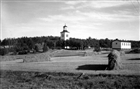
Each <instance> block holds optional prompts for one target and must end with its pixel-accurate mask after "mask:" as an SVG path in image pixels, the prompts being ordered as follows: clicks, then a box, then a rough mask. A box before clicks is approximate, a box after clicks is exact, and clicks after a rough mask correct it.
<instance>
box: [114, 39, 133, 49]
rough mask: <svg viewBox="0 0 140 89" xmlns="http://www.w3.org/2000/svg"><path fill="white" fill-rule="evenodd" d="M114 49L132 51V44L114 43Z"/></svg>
mask: <svg viewBox="0 0 140 89" xmlns="http://www.w3.org/2000/svg"><path fill="white" fill-rule="evenodd" d="M112 48H114V49H131V43H130V42H120V41H114V42H112Z"/></svg>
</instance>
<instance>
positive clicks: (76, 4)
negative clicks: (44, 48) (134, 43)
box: [0, 0, 140, 40]
mask: <svg viewBox="0 0 140 89" xmlns="http://www.w3.org/2000/svg"><path fill="white" fill-rule="evenodd" d="M0 6H1V12H0V13H1V19H0V20H1V23H0V24H1V29H0V30H1V31H0V37H1V38H0V39H4V38H17V37H23V36H24V37H25V36H27V37H34V36H60V32H61V31H62V30H63V26H64V25H65V24H66V25H67V26H68V31H69V32H70V37H72V38H73V37H74V38H81V39H86V38H88V37H92V38H97V39H105V38H109V39H116V38H118V39H124V40H140V29H139V26H140V23H139V20H140V18H139V17H140V14H139V6H140V1H138V0H1V3H0Z"/></svg>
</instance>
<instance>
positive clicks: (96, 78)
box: [0, 50, 140, 89]
mask: <svg viewBox="0 0 140 89" xmlns="http://www.w3.org/2000/svg"><path fill="white" fill-rule="evenodd" d="M62 54H63V55H64V56H63V55H62ZM76 54H77V55H76ZM85 54H86V55H85ZM32 55H33V54H32ZM40 55H42V54H40ZM107 55H108V53H107V52H102V53H99V54H94V53H92V51H91V50H86V51H71V50H60V51H59V50H57V51H55V52H53V53H51V55H49V56H50V60H49V61H48V60H47V61H44V59H43V61H32V62H23V59H15V60H13V61H1V62H0V67H1V85H0V87H1V86H2V87H3V89H9V88H8V87H10V89H46V88H47V89H82V88H83V89H91V88H92V89H93V88H102V89H105V88H106V89H108V88H110V89H118V88H119V89H124V88H129V89H132V88H136V89H139V88H140V86H139V83H140V77H139V76H140V55H139V54H125V55H123V56H121V57H122V64H123V69H121V70H112V71H108V70H105V68H106V66H107V63H108V59H107ZM24 58H25V57H24ZM29 60H30V59H29ZM38 60H40V59H38ZM5 70H6V71H5ZM13 71H15V72H13ZM26 71H30V72H26ZM81 73H84V75H82V76H81V77H79V78H78V76H79V75H80V74H81ZM22 75H23V76H22ZM58 75H59V76H58ZM24 76H25V77H24ZM47 76H49V77H47ZM50 76H51V77H50ZM76 78H78V79H76ZM75 79H76V80H75ZM7 85H8V86H7ZM6 86H7V87H6Z"/></svg>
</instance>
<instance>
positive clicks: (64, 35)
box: [61, 32, 69, 40]
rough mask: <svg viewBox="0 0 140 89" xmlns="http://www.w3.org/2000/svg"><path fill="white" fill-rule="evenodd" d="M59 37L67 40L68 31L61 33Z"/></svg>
mask: <svg viewBox="0 0 140 89" xmlns="http://www.w3.org/2000/svg"><path fill="white" fill-rule="evenodd" d="M61 39H62V40H69V33H67V32H64V33H61Z"/></svg>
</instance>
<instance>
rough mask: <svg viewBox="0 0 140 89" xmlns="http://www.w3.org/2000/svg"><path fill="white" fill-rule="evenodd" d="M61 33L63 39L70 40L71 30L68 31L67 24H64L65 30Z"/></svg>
mask: <svg viewBox="0 0 140 89" xmlns="http://www.w3.org/2000/svg"><path fill="white" fill-rule="evenodd" d="M60 34H61V39H62V40H65V41H66V40H69V32H68V31H67V26H66V25H64V26H63V31H62V32H60Z"/></svg>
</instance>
